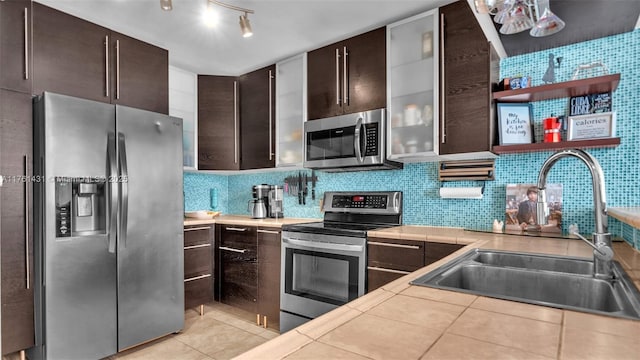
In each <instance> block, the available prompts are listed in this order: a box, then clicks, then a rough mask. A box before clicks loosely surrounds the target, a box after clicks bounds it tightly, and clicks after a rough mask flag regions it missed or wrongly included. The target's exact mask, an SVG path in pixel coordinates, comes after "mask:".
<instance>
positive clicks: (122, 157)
mask: <svg viewBox="0 0 640 360" xmlns="http://www.w3.org/2000/svg"><path fill="white" fill-rule="evenodd" d="M118 164H119V165H120V166H119V167H120V173H119V176H118V179H117V180H118V183H119V185H120V229H119V231H118V236H119V238H120V243H121V244H122V246H123V248H125V249H126V248H127V218H128V217H129V184H128V182H129V170H128V169H127V149H126V146H125V138H124V134H123V133H121V132H119V133H118Z"/></svg>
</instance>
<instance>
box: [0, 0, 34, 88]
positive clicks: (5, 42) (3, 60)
mask: <svg viewBox="0 0 640 360" xmlns="http://www.w3.org/2000/svg"><path fill="white" fill-rule="evenodd" d="M31 13H32V6H31V1H30V0H6V1H0V88H2V89H7V90H13V91H18V92H22V93H28V94H31V79H32V78H33V74H32V57H31Z"/></svg>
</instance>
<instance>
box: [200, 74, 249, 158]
mask: <svg viewBox="0 0 640 360" xmlns="http://www.w3.org/2000/svg"><path fill="white" fill-rule="evenodd" d="M238 106H239V97H238V80H237V78H236V77H234V76H213V75H198V169H199V170H240V119H239V111H238Z"/></svg>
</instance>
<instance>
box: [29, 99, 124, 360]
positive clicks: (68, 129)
mask: <svg viewBox="0 0 640 360" xmlns="http://www.w3.org/2000/svg"><path fill="white" fill-rule="evenodd" d="M38 101H44V111H43V112H38V116H37V117H36V118H35V122H36V124H35V128H36V129H37V130H36V132H41V131H43V135H44V136H43V137H42V140H43V141H44V147H40V149H41V153H40V154H36V156H37V158H36V159H37V161H38V162H39V163H41V164H42V162H43V161H44V166H45V168H44V175H45V177H44V178H41V179H40V180H41V182H40V183H39V184H37V185H40V186H44V193H43V194H44V196H43V197H42V198H40V199H36V203H38V204H40V206H44V213H43V215H44V218H45V220H44V226H45V228H44V231H43V232H42V234H41V236H42V238H40V240H39V243H38V244H37V249H39V250H38V253H39V255H38V256H39V257H40V259H39V261H42V262H41V264H42V266H43V269H42V273H43V274H44V279H39V281H38V282H39V283H40V284H43V285H44V291H43V297H44V299H43V300H44V302H45V304H46V306H44V322H42V321H38V325H37V326H38V328H39V329H38V331H39V335H38V337H39V338H40V337H44V339H42V340H43V341H44V344H45V349H46V350H45V351H46V355H45V356H46V357H47V358H49V359H89V358H94V359H97V358H103V357H106V356H109V355H111V354H114V353H115V352H116V351H117V342H116V341H117V337H116V330H117V323H116V321H117V313H116V311H117V307H116V306H117V302H116V254H115V253H113V252H109V248H108V245H109V241H108V230H107V229H108V227H107V226H106V224H105V222H104V220H103V221H101V220H100V219H98V218H95V219H93V220H92V221H90V222H89V221H88V219H89V218H90V216H89V210H91V216H105V217H108V216H107V215H106V214H107V213H108V211H107V207H108V206H107V203H106V202H105V201H104V200H102V202H100V201H99V200H96V199H97V198H98V194H97V192H98V190H96V189H98V187H97V185H96V184H91V185H86V183H83V184H80V183H76V184H75V185H74V186H76V190H77V191H76V200H77V201H76V202H75V203H74V202H69V203H68V206H69V207H71V208H72V209H73V207H74V206H77V205H78V204H81V205H82V204H84V206H86V207H88V206H90V205H92V206H94V207H93V208H85V209H84V210H82V211H80V212H78V209H75V210H74V211H75V212H76V214H75V215H74V214H71V212H72V211H69V209H67V213H66V214H64V215H65V216H66V217H69V216H71V219H70V220H71V221H73V220H74V218H73V217H74V216H76V217H77V219H78V223H80V222H81V221H85V222H86V223H87V224H89V223H90V224H91V225H90V226H94V227H99V228H100V231H89V232H87V231H84V232H81V231H79V232H78V233H76V234H73V233H70V231H71V224H67V223H66V222H67V221H68V220H69V218H65V220H62V221H64V222H65V223H64V224H63V223H61V221H60V217H59V215H58V221H56V210H58V213H60V211H61V207H60V206H59V205H60V204H56V199H58V200H59V199H60V198H67V197H69V198H70V196H71V192H70V190H71V189H70V188H71V186H72V184H73V183H71V182H67V183H64V182H56V181H54V179H55V177H65V178H76V179H79V180H78V181H80V182H82V181H83V180H87V179H93V180H95V179H102V180H103V181H104V180H106V178H107V175H108V170H107V169H108V160H107V148H108V138H109V136H110V135H113V133H114V132H115V108H114V107H113V106H111V105H108V104H102V103H97V102H94V101H88V100H83V99H77V98H72V97H68V96H63V95H57V94H51V93H45V95H44V96H43V97H41V98H40V99H39V100H38ZM40 105H41V104H40ZM36 106H38V104H37V103H36ZM42 182H44V184H43V183H42ZM102 184H103V185H102V186H103V187H104V184H105V182H102ZM63 188H65V189H66V190H65V191H61V189H63ZM103 189H104V188H103ZM56 191H57V192H58V197H56ZM106 191H108V190H106ZM92 192H94V193H96V194H92ZM80 195H82V196H80ZM94 195H96V196H94ZM103 199H104V197H103ZM89 201H95V202H96V203H91V204H90V203H89ZM41 211H42V210H41ZM109 220H110V219H108V218H107V219H106V223H108V222H109ZM88 226H89V225H88ZM67 228H69V229H68V230H67ZM41 256H43V257H44V258H42V257H41ZM43 326H44V329H43ZM43 330H44V334H43V333H42V331H43ZM40 345H42V344H40Z"/></svg>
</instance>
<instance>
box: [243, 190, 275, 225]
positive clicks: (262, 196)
mask: <svg viewBox="0 0 640 360" xmlns="http://www.w3.org/2000/svg"><path fill="white" fill-rule="evenodd" d="M270 188H271V186H270V185H268V184H260V185H253V187H252V193H253V199H252V200H249V204H248V206H247V211H249V213H250V214H251V217H252V218H254V219H264V218H266V217H268V216H269V213H268V209H269V189H270Z"/></svg>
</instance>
